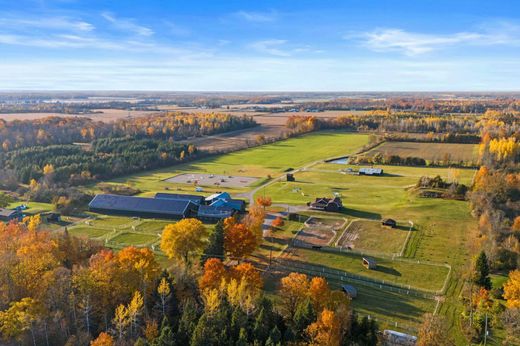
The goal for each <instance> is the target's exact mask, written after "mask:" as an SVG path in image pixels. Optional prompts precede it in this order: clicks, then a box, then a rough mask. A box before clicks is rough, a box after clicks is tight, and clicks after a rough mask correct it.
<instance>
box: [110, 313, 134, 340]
mask: <svg viewBox="0 0 520 346" xmlns="http://www.w3.org/2000/svg"><path fill="white" fill-rule="evenodd" d="M112 323H113V324H114V327H115V328H116V330H117V334H118V339H119V340H121V339H122V338H123V334H124V332H125V329H126V327H127V326H128V324H129V323H130V319H129V318H128V310H127V308H126V306H124V305H123V304H120V305H119V306H118V307H117V308H116V311H115V314H114V318H113V319H112Z"/></svg>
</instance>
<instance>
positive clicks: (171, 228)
mask: <svg viewBox="0 0 520 346" xmlns="http://www.w3.org/2000/svg"><path fill="white" fill-rule="evenodd" d="M207 238H208V230H207V229H206V227H204V225H203V224H202V222H200V221H199V220H197V219H183V220H181V221H179V222H177V223H175V224H171V225H167V226H166V227H165V228H164V230H163V233H162V237H161V250H162V251H164V253H165V254H166V255H167V256H168V257H169V258H176V259H179V260H181V261H183V262H184V264H185V265H187V266H189V265H190V263H191V261H190V258H191V257H192V256H193V255H194V254H195V253H197V252H201V251H202V250H203V249H204V246H205V245H206V241H207Z"/></svg>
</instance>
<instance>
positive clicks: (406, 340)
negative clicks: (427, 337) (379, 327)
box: [383, 329, 417, 346]
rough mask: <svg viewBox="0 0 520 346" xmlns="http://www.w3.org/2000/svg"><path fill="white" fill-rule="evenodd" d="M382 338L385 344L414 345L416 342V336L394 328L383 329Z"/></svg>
mask: <svg viewBox="0 0 520 346" xmlns="http://www.w3.org/2000/svg"><path fill="white" fill-rule="evenodd" d="M383 338H384V340H385V345H395V346H415V345H416V344H417V337H416V336H413V335H410V334H405V333H401V332H397V331H395V330H389V329H385V330H384V331H383Z"/></svg>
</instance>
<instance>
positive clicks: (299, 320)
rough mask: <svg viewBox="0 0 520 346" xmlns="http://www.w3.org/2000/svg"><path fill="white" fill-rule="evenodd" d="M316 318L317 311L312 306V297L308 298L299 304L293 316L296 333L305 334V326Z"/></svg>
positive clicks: (298, 334)
mask: <svg viewBox="0 0 520 346" xmlns="http://www.w3.org/2000/svg"><path fill="white" fill-rule="evenodd" d="M315 320H316V312H315V311H314V308H313V307H312V303H311V301H310V299H306V300H305V301H303V302H302V303H300V304H299V305H298V307H297V308H296V313H295V314H294V317H293V325H294V334H295V335H297V336H300V337H301V336H303V335H305V328H307V326H309V324H311V323H312V322H314V321H315Z"/></svg>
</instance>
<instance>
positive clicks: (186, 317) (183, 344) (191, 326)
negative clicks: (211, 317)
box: [175, 299, 197, 346]
mask: <svg viewBox="0 0 520 346" xmlns="http://www.w3.org/2000/svg"><path fill="white" fill-rule="evenodd" d="M196 326H197V308H196V305H195V302H194V301H193V300H192V299H189V300H188V301H187V302H186V303H185V304H184V309H183V312H182V316H181V319H180V321H179V328H178V329H177V334H176V338H175V341H176V344H177V345H178V346H187V345H189V344H190V341H191V337H192V334H193V331H194V330H195V328H196Z"/></svg>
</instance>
